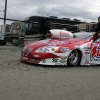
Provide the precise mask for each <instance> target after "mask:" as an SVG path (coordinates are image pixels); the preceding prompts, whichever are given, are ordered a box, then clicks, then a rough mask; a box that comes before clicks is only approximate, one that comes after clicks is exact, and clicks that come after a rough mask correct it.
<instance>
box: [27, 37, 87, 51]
mask: <svg viewBox="0 0 100 100" xmlns="http://www.w3.org/2000/svg"><path fill="white" fill-rule="evenodd" d="M86 42H89V40H86V39H80V38H70V39H45V40H41V41H37V42H34V43H29V44H28V45H27V46H28V48H29V47H30V48H34V49H37V48H40V47H45V46H62V47H69V48H71V49H72V48H73V46H74V45H77V46H80V45H82V44H84V43H86Z"/></svg>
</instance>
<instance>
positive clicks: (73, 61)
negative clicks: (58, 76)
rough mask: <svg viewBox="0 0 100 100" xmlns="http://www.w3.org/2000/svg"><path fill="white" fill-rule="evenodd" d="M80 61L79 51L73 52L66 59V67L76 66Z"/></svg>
mask: <svg viewBox="0 0 100 100" xmlns="http://www.w3.org/2000/svg"><path fill="white" fill-rule="evenodd" d="M80 60H81V52H80V51H79V50H73V51H72V52H71V53H70V54H69V57H68V60H67V65H69V66H77V65H79V63H80Z"/></svg>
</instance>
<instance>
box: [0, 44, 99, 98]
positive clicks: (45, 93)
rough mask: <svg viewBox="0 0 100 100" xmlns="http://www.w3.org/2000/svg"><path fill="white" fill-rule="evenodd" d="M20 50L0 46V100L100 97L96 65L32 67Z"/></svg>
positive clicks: (97, 67)
mask: <svg viewBox="0 0 100 100" xmlns="http://www.w3.org/2000/svg"><path fill="white" fill-rule="evenodd" d="M21 49H22V47H18V46H13V45H11V44H9V43H7V45H6V46H0V100H100V66H77V67H63V66H60V67H57V66H56V67H55V66H52V67H51V66H40V65H37V66H36V65H32V64H28V63H23V62H21V61H20V51H21Z"/></svg>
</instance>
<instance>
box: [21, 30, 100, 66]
mask: <svg viewBox="0 0 100 100" xmlns="http://www.w3.org/2000/svg"><path fill="white" fill-rule="evenodd" d="M47 36H49V38H46V39H44V40H39V41H36V42H33V43H29V44H27V45H26V46H25V47H24V48H23V50H22V51H21V60H22V61H25V62H29V63H33V64H41V65H68V66H77V65H95V64H100V38H97V39H96V40H95V41H94V39H95V37H96V36H95V34H94V33H93V32H77V33H71V32H68V31H65V30H50V31H49V33H47Z"/></svg>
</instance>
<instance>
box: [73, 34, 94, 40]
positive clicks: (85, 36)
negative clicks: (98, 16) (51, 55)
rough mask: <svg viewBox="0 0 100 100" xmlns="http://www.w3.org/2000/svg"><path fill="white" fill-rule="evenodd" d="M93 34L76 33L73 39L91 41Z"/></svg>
mask: <svg viewBox="0 0 100 100" xmlns="http://www.w3.org/2000/svg"><path fill="white" fill-rule="evenodd" d="M94 33H95V32H77V33H73V34H74V37H75V38H83V39H88V40H89V39H91V38H92V36H93V35H94Z"/></svg>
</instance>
